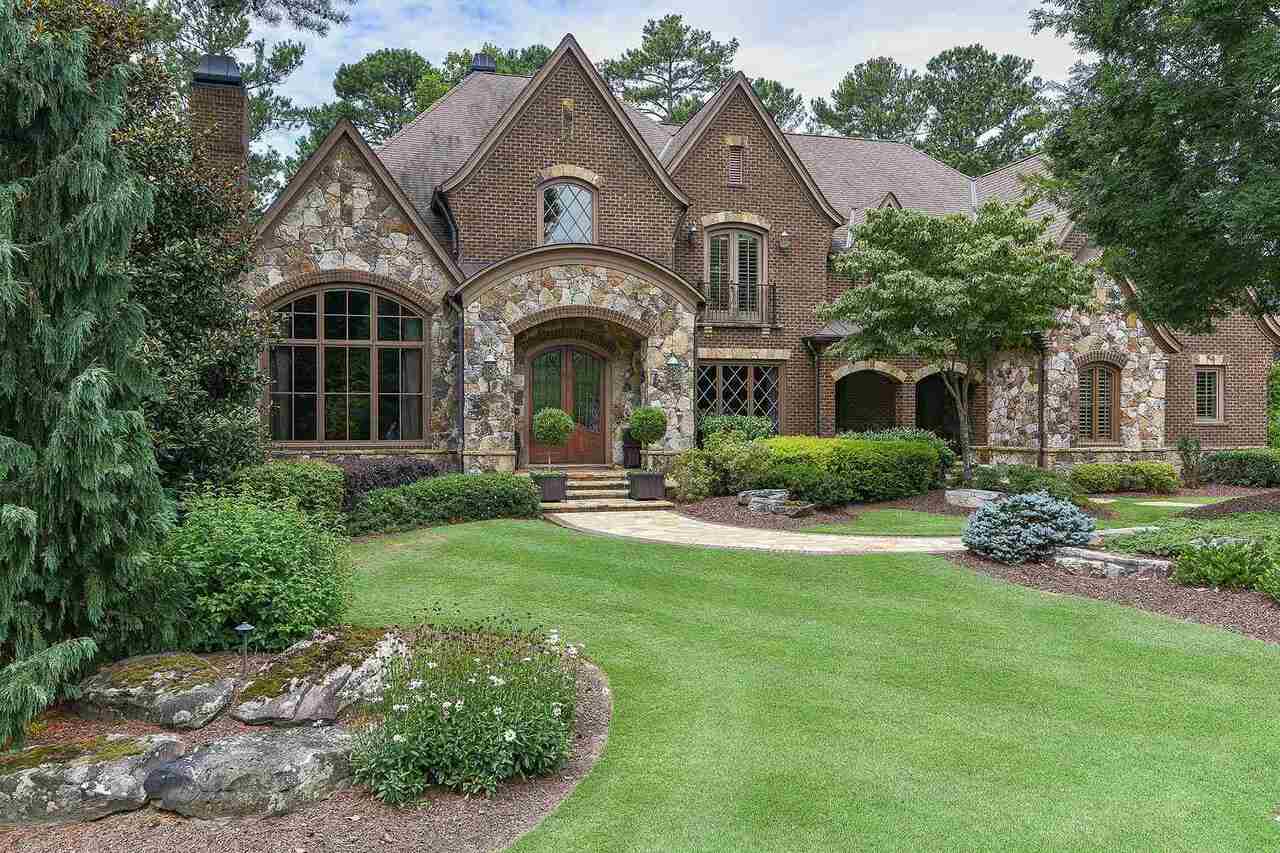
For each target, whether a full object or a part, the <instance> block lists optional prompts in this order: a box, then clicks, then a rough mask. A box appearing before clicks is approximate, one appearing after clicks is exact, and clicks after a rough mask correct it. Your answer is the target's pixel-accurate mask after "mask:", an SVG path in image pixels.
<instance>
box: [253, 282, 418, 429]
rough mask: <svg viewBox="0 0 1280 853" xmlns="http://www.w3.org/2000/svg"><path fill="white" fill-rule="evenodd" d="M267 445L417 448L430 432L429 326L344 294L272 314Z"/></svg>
mask: <svg viewBox="0 0 1280 853" xmlns="http://www.w3.org/2000/svg"><path fill="white" fill-rule="evenodd" d="M276 316H277V319H278V320H279V322H280V327H281V331H282V338H281V340H279V341H278V342H277V343H276V344H275V345H273V346H272V347H271V353H270V356H269V359H268V360H269V373H270V377H271V391H270V393H271V437H272V438H273V439H274V440H276V441H295V442H319V443H324V444H333V443H353V442H402V441H403V442H412V441H421V440H422V439H423V438H424V437H425V436H426V433H427V432H428V423H427V403H428V401H429V399H430V389H429V387H428V376H429V364H428V348H427V339H428V337H429V334H428V333H429V329H428V320H427V318H425V317H424V316H423V315H422V314H421V313H419V312H418V311H416V310H414V309H413V308H411V307H409V306H408V305H405V304H404V303H403V302H401V301H400V300H398V299H395V298H392V297H389V296H387V295H385V294H382V293H378V292H376V291H373V290H365V289H359V288H352V287H348V286H342V285H339V286H335V287H324V288H318V289H316V290H311V291H306V292H304V293H303V294H302V295H295V296H292V297H290V300H289V301H288V302H286V303H284V304H283V305H280V306H279V307H277V308H276Z"/></svg>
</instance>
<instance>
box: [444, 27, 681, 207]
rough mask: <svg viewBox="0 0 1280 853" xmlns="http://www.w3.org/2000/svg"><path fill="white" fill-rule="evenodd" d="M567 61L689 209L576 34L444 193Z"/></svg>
mask: <svg viewBox="0 0 1280 853" xmlns="http://www.w3.org/2000/svg"><path fill="white" fill-rule="evenodd" d="M566 58H569V59H572V60H573V61H575V62H577V63H578V65H579V66H580V67H581V69H582V71H583V76H584V77H586V79H587V82H588V84H589V85H591V86H592V87H593V88H595V89H596V91H597V92H598V94H599V95H600V99H601V101H603V102H604V104H605V105H606V106H607V107H608V108H609V109H610V111H611V112H612V113H613V115H614V117H615V118H616V119H617V121H618V124H619V125H620V126H621V127H622V129H623V132H624V133H625V134H626V136H627V137H628V139H629V140H630V141H631V143H632V144H633V145H634V146H635V149H636V151H637V152H639V154H640V155H641V159H643V160H644V161H645V163H646V165H647V166H648V167H649V169H650V170H651V171H652V172H653V175H654V177H656V178H657V179H658V182H659V183H661V184H662V186H663V188H664V189H666V191H667V192H668V193H669V194H670V195H671V197H672V198H674V199H676V200H677V201H679V202H680V203H681V204H683V205H686V206H687V205H688V204H689V198H688V196H686V195H685V194H684V191H683V190H681V189H680V188H679V187H678V186H676V183H675V181H673V180H671V176H670V175H669V174H668V173H667V171H666V170H665V169H663V168H662V164H661V163H660V162H658V159H657V157H656V156H655V155H654V153H653V149H652V148H651V147H650V146H649V144H648V143H647V142H646V141H645V139H644V137H642V136H641V135H640V132H639V131H638V130H637V129H636V126H635V125H634V124H633V123H632V121H631V118H630V117H629V116H628V115H627V112H626V111H625V110H624V109H623V108H622V105H621V103H619V101H618V99H617V98H616V97H615V96H614V94H613V93H612V92H611V91H609V87H608V86H606V85H605V82H604V80H603V79H601V77H600V72H599V71H597V70H596V67H595V65H593V64H592V63H591V60H590V59H589V58H588V57H587V55H586V53H584V52H583V50H582V47H581V46H579V44H578V41H577V39H575V38H574V37H573V34H572V33H570V34H568V35H566V36H565V37H564V38H563V39H561V40H560V44H559V46H558V47H556V49H555V51H554V52H553V53H552V54H551V57H550V58H549V59H548V60H547V61H546V62H545V63H543V65H542V67H541V68H540V69H538V73H537V74H535V75H533V79H532V80H530V81H529V84H528V85H527V86H525V87H524V88H523V89H522V90H521V91H520V93H519V94H518V95H517V96H516V98H515V100H514V101H513V102H512V103H511V104H510V105H509V106H508V107H507V109H506V111H505V112H503V114H502V117H501V118H500V119H499V120H498V122H497V124H495V125H494V126H493V127H492V128H491V129H490V130H489V133H488V134H487V135H486V136H485V138H484V141H483V142H481V143H480V145H478V146H477V147H476V148H475V150H474V151H472V152H471V154H470V156H469V157H468V158H467V160H466V162H464V163H463V164H462V166H461V167H460V168H459V169H458V170H457V171H456V172H455V173H454V174H453V175H452V176H451V177H450V178H448V179H447V180H445V181H444V182H443V183H441V184H440V190H441V191H444V192H448V191H449V190H452V189H454V188H455V187H457V186H459V185H461V184H462V183H463V182H464V181H465V180H466V179H467V178H468V177H469V176H470V175H471V173H472V172H474V171H475V169H476V168H477V167H478V166H479V165H480V164H481V163H482V162H484V159H485V157H486V156H487V155H488V153H489V151H490V150H491V149H492V148H493V146H494V144H495V143H496V142H497V141H498V140H499V139H500V138H501V137H502V134H503V133H504V132H506V130H507V128H508V127H510V126H511V124H512V123H513V122H514V121H515V120H516V117H517V116H518V115H519V114H520V111H521V110H522V109H524V107H525V105H526V104H528V103H529V102H530V101H531V100H532V99H533V98H534V96H536V95H537V93H538V91H539V90H540V89H542V87H543V85H544V84H545V83H546V81H547V80H548V79H550V77H551V75H552V73H554V71H555V69H556V67H557V66H559V65H560V63H561V62H563V61H565V59H566Z"/></svg>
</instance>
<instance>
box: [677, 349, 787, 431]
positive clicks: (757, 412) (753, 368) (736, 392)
mask: <svg viewBox="0 0 1280 853" xmlns="http://www.w3.org/2000/svg"><path fill="white" fill-rule="evenodd" d="M778 370H779V368H778V366H777V365H774V364H701V365H699V366H698V388H697V405H698V416H699V417H707V416H709V415H751V416H755V417H765V418H769V419H770V420H771V421H773V425H774V428H775V429H776V428H777V427H778V426H779V421H778V413H779V396H780V395H779V386H778Z"/></svg>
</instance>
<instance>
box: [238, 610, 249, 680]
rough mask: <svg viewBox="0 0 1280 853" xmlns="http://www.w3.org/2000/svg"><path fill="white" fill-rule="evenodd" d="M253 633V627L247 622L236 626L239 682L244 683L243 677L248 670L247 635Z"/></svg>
mask: <svg viewBox="0 0 1280 853" xmlns="http://www.w3.org/2000/svg"><path fill="white" fill-rule="evenodd" d="M252 632H253V626H252V625H250V624H249V623H248V622H241V623H240V624H239V625H237V626H236V633H237V634H239V635H240V680H241V681H244V679H245V675H246V673H247V672H248V669H249V634H250V633H252Z"/></svg>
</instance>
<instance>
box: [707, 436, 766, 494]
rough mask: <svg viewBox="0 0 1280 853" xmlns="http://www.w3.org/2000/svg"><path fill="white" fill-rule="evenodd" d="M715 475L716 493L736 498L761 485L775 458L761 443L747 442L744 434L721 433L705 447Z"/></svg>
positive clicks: (713, 489) (713, 482) (714, 492)
mask: <svg viewBox="0 0 1280 853" xmlns="http://www.w3.org/2000/svg"><path fill="white" fill-rule="evenodd" d="M703 452H704V453H705V454H706V459H707V463H708V465H709V466H710V468H711V473H712V476H713V481H712V486H711V489H712V493H713V494H716V495H734V494H737V493H738V492H741V491H744V490H746V489H754V488H757V487H758V486H759V483H760V478H761V477H763V476H764V474H765V472H766V471H767V470H768V469H769V466H770V465H772V464H773V455H772V454H771V453H770V452H769V449H768V448H767V447H765V446H764V445H763V444H762V443H761V442H758V441H745V440H743V437H742V433H739V432H720V433H716V434H715V435H713V436H711V437H710V438H709V439H707V441H706V446H705V447H704V448H703Z"/></svg>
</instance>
